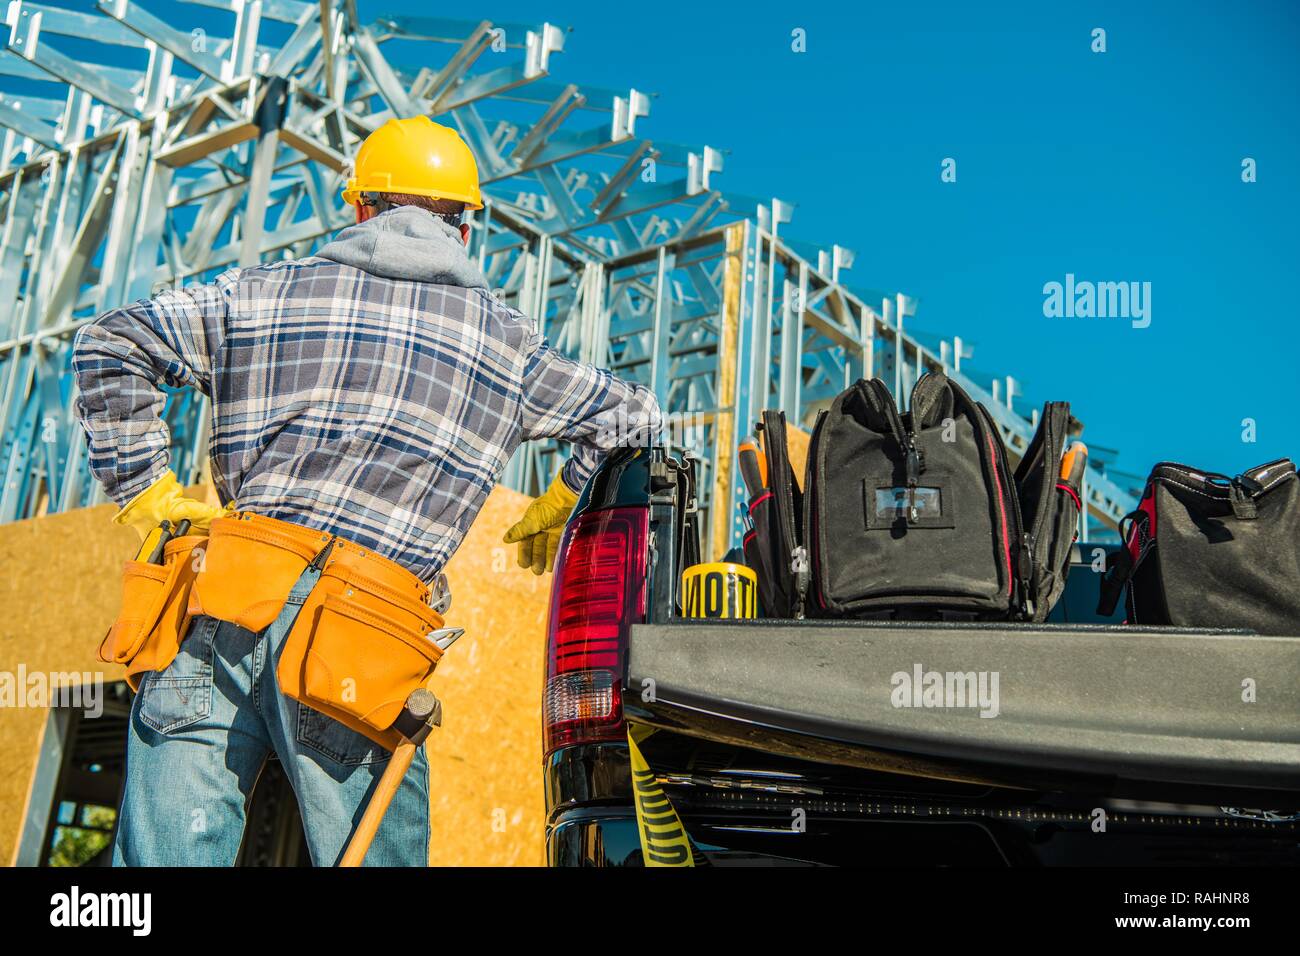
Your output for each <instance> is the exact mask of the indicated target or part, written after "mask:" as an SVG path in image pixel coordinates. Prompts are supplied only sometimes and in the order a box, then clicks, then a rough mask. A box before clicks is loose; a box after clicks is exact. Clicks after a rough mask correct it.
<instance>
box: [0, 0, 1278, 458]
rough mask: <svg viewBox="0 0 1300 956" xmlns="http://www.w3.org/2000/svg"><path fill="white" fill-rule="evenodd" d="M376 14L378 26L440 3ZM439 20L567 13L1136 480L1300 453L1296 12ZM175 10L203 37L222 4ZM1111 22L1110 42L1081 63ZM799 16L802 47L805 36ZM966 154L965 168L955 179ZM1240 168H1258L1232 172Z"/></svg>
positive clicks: (778, 13) (748, 185) (942, 5)
mask: <svg viewBox="0 0 1300 956" xmlns="http://www.w3.org/2000/svg"><path fill="white" fill-rule="evenodd" d="M54 2H56V3H58V4H59V5H66V6H71V7H74V8H78V9H88V8H89V7H90V3H89V2H88V0H54ZM358 2H359V7H360V10H361V14H362V18H363V19H365V20H371V19H373V18H374V17H376V16H378V15H380V14H384V13H393V14H400V13H409V14H413V15H417V14H422V13H425V14H427V13H430V12H431V8H430V7H429V6H428V4H427V2H423V0H422V2H415V0H383V2H372V0H358ZM143 5H144V6H145V7H146V8H148V9H152V10H154V11H156V12H157V13H158V14H159V15H161V16H164V17H166V16H169V11H172V10H176V9H177V8H176V6H175V5H174V4H168V3H166V2H164V0H144V3H143ZM433 12H436V13H439V14H443V15H446V16H460V17H463V18H467V19H472V18H477V17H484V18H487V19H492V20H497V21H501V22H514V23H538V22H541V21H542V20H549V21H550V22H552V23H555V24H557V25H563V26H567V27H571V28H572V30H571V32H570V33H569V34H568V35H567V36H566V42H565V50H564V52H563V53H561V54H559V55H557V56H555V57H554V58H553V59H552V71H553V74H554V77H555V78H556V79H558V80H566V81H567V80H572V81H576V82H579V83H589V84H592V85H596V86H602V87H607V88H611V89H614V90H626V89H628V88H631V87H635V88H637V89H640V90H643V91H647V92H650V93H653V94H656V95H655V98H654V101H653V104H652V106H651V112H650V116H649V117H648V118H646V119H644V120H641V121H639V123H638V127H637V131H638V133H639V134H642V135H645V136H648V137H650V138H652V139H653V138H657V139H662V140H665V141H671V142H677V143H685V144H694V145H703V144H706V143H707V144H708V145H711V146H714V147H716V148H720V149H723V150H725V151H726V157H725V169H724V171H723V173H722V174H721V176H719V177H717V179H716V180H715V184H716V185H718V186H720V187H721V188H723V189H726V190H731V191H734V192H737V193H742V194H747V195H751V196H757V197H762V198H766V197H771V196H773V195H775V196H778V197H780V198H782V199H784V200H786V201H788V202H792V203H795V204H796V210H795V214H794V221H793V222H792V223H791V224H790V225H788V226H785V227H783V234H784V235H786V236H788V237H790V238H792V239H796V240H805V241H808V242H812V243H816V244H818V245H820V246H822V247H829V246H830V244H831V243H835V242H838V243H840V244H841V245H845V246H848V247H849V248H851V249H853V250H854V251H855V252H856V253H857V262H856V264H855V266H854V268H853V269H852V270H851V271H850V272H849V273H847V274H846V281H848V282H849V283H850V284H851V285H854V286H857V287H859V288H863V289H883V290H887V291H891V292H892V291H902V292H906V293H908V294H909V295H911V296H913V297H915V298H916V299H918V300H919V309H918V314H917V316H916V317H915V318H913V319H911V320H909V323H910V324H909V328H910V329H913V330H915V331H918V332H921V333H929V334H930V335H932V336H942V337H945V338H951V337H952V336H953V335H954V334H957V335H961V336H962V337H963V338H964V339H966V340H967V341H972V342H974V343H975V346H976V348H975V355H974V358H973V359H972V360H970V362H969V363H968V370H969V369H970V368H971V367H973V368H976V369H979V370H980V371H982V372H985V373H992V374H999V375H1001V374H1012V375H1015V376H1016V377H1017V378H1018V379H1019V380H1020V381H1021V382H1022V383H1023V387H1024V390H1025V395H1026V398H1025V399H1021V401H1020V405H1019V407H1021V408H1027V407H1028V404H1027V403H1028V402H1029V401H1032V402H1034V403H1035V404H1037V403H1040V402H1041V401H1043V400H1044V399H1048V398H1054V399H1055V398H1065V399H1069V400H1070V401H1071V402H1072V403H1073V406H1074V411H1075V414H1076V415H1078V416H1079V417H1080V418H1081V419H1082V420H1083V421H1084V422H1085V423H1086V425H1087V429H1086V431H1085V435H1084V437H1085V439H1086V440H1090V441H1091V442H1093V443H1095V444H1098V445H1104V446H1109V447H1113V448H1117V449H1119V451H1120V458H1119V465H1120V467H1122V468H1123V469H1124V470H1125V471H1127V472H1132V473H1138V474H1141V475H1144V474H1145V473H1146V472H1147V471H1148V470H1149V468H1150V466H1151V465H1152V464H1153V463H1154V462H1156V461H1158V460H1160V459H1173V460H1176V461H1183V462H1185V463H1188V464H1192V465H1195V466H1197V467H1200V468H1204V469H1207V470H1216V471H1223V472H1234V471H1238V470H1240V469H1242V468H1245V467H1249V466H1250V465H1254V464H1259V463H1261V462H1264V461H1268V460H1271V459H1273V458H1277V457H1281V456H1284V455H1288V456H1300V424H1298V423H1297V420H1296V416H1295V413H1294V411H1293V405H1294V404H1295V403H1294V402H1293V400H1292V395H1293V392H1294V384H1293V383H1294V382H1295V380H1296V378H1297V375H1296V366H1297V361H1296V353H1297V349H1296V341H1297V336H1296V335H1295V333H1294V332H1293V331H1292V326H1293V323H1294V319H1293V311H1294V308H1293V302H1292V298H1293V291H1294V290H1295V289H1296V287H1297V279H1298V276H1297V271H1298V269H1300V239H1298V238H1297V232H1296V224H1297V223H1300V184H1298V183H1300V144H1298V141H1300V97H1298V96H1297V91H1300V57H1298V56H1297V53H1298V52H1300V4H1296V3H1294V2H1291V0H1278V2H1266V0H1247V2H1239V3H1229V2H1226V0H1222V2H1213V3H1211V2H1178V3H1174V2H1143V3H1132V2H1129V3H1121V2H1089V3H1082V2H1064V0H1062V2H1051V3H1042V2H1034V3H1030V2H1024V3H987V4H984V3H981V4H972V3H958V2H931V3H924V4H917V3H912V4H888V5H885V4H871V5H868V6H856V5H855V6H849V5H843V6H835V7H830V6H816V7H814V6H812V5H800V4H790V3H773V2H762V0H759V2H755V0H746V2H739V0H713V2H711V3H708V4H689V5H687V4H680V3H676V4H675V3H671V2H657V3H650V4H632V3H628V4H611V3H609V2H607V0H606V2H598V0H583V2H575V0H488V2H486V3H483V4H477V5H475V6H474V7H473V8H472V9H466V10H465V11H464V12H461V13H458V12H457V11H455V10H450V9H448V10H437V11H433ZM170 15H171V16H173V17H175V16H176V15H175V14H170ZM183 17H184V20H183V21H181V22H177V23H176V24H175V25H176V26H177V27H178V28H180V27H181V26H184V27H185V29H187V30H188V29H189V26H190V25H191V21H193V24H198V23H200V22H206V20H207V19H211V20H212V22H213V23H214V24H215V23H226V22H227V21H229V19H230V15H229V14H228V13H221V12H219V11H215V10H210V9H208V8H205V7H193V6H190V7H187V8H186V10H185V12H184V14H183ZM1098 27H1100V28H1103V29H1104V30H1105V31H1106V47H1107V48H1106V52H1105V53H1094V52H1092V50H1091V45H1092V36H1091V34H1092V30H1093V29H1094V28H1098ZM795 28H801V29H802V30H804V31H805V34H806V38H807V51H806V52H805V53H794V52H792V50H791V31H792V30H794V29H795ZM279 29H282V30H283V31H287V29H288V28H287V27H283V26H281V27H280V28H279ZM228 30H229V26H228V25H226V26H225V27H224V32H228ZM277 37H278V34H277ZM56 45H57V46H58V47H59V48H61V49H63V50H65V51H66V52H68V53H70V54H72V55H76V53H77V44H76V42H75V41H72V40H67V39H66V38H60V39H59V41H58V42H57V44H56ZM87 46H93V47H94V48H95V54H94V55H95V56H96V57H99V56H102V55H103V52H104V49H105V48H104V47H102V46H100V45H99V44H87ZM123 55H124V56H126V54H123ZM11 84H12V81H11ZM949 157H950V158H952V159H954V160H955V161H956V171H957V181H956V182H955V183H945V182H942V181H941V179H940V172H941V163H942V161H943V160H944V159H945V158H949ZM1245 157H1251V158H1253V159H1254V160H1255V161H1256V162H1257V164H1258V165H1257V170H1258V181H1257V182H1254V183H1250V184H1247V183H1243V182H1242V179H1241V163H1242V160H1243V158H1245ZM1067 273H1072V274H1073V275H1075V276H1076V277H1077V278H1078V279H1079V280H1089V281H1094V282H1103V281H1104V282H1125V281H1127V282H1139V283H1142V282H1149V283H1151V324H1150V326H1149V327H1148V328H1145V329H1135V328H1132V326H1131V324H1130V323H1129V322H1128V321H1126V320H1123V319H1083V318H1075V319H1062V318H1047V317H1045V316H1044V314H1043V299H1044V295H1043V286H1044V284H1045V283H1048V282H1052V281H1056V282H1062V281H1064V279H1065V276H1066V274H1067ZM1243 419H1253V420H1254V423H1255V432H1256V441H1255V442H1254V443H1246V442H1243V441H1242V433H1243V426H1242V421H1243Z"/></svg>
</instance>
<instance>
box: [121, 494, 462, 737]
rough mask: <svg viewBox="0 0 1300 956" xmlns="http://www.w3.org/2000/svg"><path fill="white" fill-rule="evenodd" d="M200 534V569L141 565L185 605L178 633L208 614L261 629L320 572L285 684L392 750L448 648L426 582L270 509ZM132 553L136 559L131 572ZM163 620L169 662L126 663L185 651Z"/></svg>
mask: <svg viewBox="0 0 1300 956" xmlns="http://www.w3.org/2000/svg"><path fill="white" fill-rule="evenodd" d="M193 540H194V541H195V544H193V545H190V546H189V550H188V551H187V552H184V553H186V554H187V555H188V557H189V562H188V563H189V565H192V566H193V568H194V570H193V571H191V572H189V573H188V574H186V573H178V574H176V575H175V584H170V583H169V582H172V580H173V576H172V574H170V573H168V574H167V575H166V576H165V577H163V576H162V575H161V574H160V572H159V571H158V570H150V571H144V572H139V571H138V570H137V572H136V573H137V574H143V576H144V577H146V578H147V579H148V580H149V581H153V580H155V579H158V578H161V580H159V581H158V584H157V590H158V591H168V595H167V597H166V599H165V600H164V601H163V604H164V606H167V607H172V606H174V605H177V604H178V603H179V605H180V606H181V607H183V613H182V614H180V615H179V616H178V624H177V626H178V629H179V630H178V635H184V633H185V628H187V627H188V624H189V620H190V619H192V618H193V617H195V616H198V615H205V616H208V617H213V618H216V619H217V620H220V621H228V622H230V623H233V624H237V625H238V626H240V627H242V628H245V629H247V630H249V631H252V632H254V633H257V632H260V631H262V630H264V629H265V628H267V627H268V626H269V625H270V624H271V623H272V622H273V621H275V620H276V618H277V617H279V616H280V614H281V611H283V610H284V609H285V604H286V602H287V600H288V597H289V593H290V591H291V590H292V589H293V587H294V585H295V584H296V583H297V581H298V579H299V578H301V577H302V576H303V574H304V573H305V572H307V571H308V570H309V569H311V570H312V571H313V573H318V574H319V578H318V580H317V582H316V584H315V586H314V587H313V588H312V590H311V593H310V594H309V595H308V596H307V598H306V600H305V601H304V603H303V605H302V607H301V609H300V610H298V612H297V613H296V615H294V617H293V624H292V627H291V629H290V631H289V634H288V637H287V638H286V640H285V642H284V646H283V648H282V650H281V652H280V657H279V661H278V663H277V665H276V678H277V680H278V682H279V685H280V690H281V691H282V692H283V693H284V694H286V695H287V696H289V697H292V698H293V699H295V700H298V701H300V702H301V703H304V704H306V705H307V706H309V707H311V708H313V709H315V710H318V711H320V712H321V713H323V714H326V715H327V716H329V717H333V718H334V719H335V720H338V721H339V722H340V723H342V724H344V725H345V726H347V727H349V728H351V729H352V730H355V731H356V732H357V733H360V734H364V735H365V736H366V737H369V738H370V739H371V740H373V741H375V742H376V743H378V744H380V745H381V746H383V747H386V748H388V749H389V750H392V749H394V748H395V747H396V746H397V744H398V743H400V742H401V739H402V738H401V735H400V734H399V733H398V732H397V731H396V730H395V729H393V722H394V721H395V720H396V719H397V718H398V716H399V715H400V714H401V712H402V707H403V706H404V704H405V702H406V698H407V697H408V696H409V695H410V694H411V692H412V691H414V690H416V689H417V688H419V687H423V686H425V685H426V684H427V682H428V679H429V677H430V676H431V675H432V673H433V669H434V667H435V666H436V664H437V662H438V659H439V658H440V657H441V656H442V653H443V651H442V648H440V647H439V646H438V645H437V644H436V643H434V635H435V634H436V632H438V631H440V630H441V629H442V627H443V619H442V615H441V614H439V613H438V612H437V611H436V610H434V609H433V608H432V607H430V606H429V604H428V601H429V596H430V595H429V588H428V586H427V585H425V584H424V583H423V582H422V581H420V579H419V578H417V577H416V576H415V575H414V574H412V573H411V572H410V571H407V570H406V569H405V568H403V567H401V566H400V565H398V564H396V563H394V562H393V561H390V560H389V559H388V558H385V557H383V556H382V555H378V554H375V553H374V552H373V551H370V550H368V549H366V548H363V547H361V546H359V545H357V544H354V543H352V542H350V541H347V540H345V539H343V538H339V537H336V536H334V535H331V534H329V533H327V532H323V531H319V530H314V529H312V528H307V527H304V526H302V525H296V524H292V523H290V522H287V521H280V520H278V519H275V518H267V517H263V516H260V515H253V514H247V513H237V514H235V515H233V516H231V517H229V518H218V519H217V520H215V521H213V523H212V531H211V534H210V535H209V537H207V538H206V539H204V538H202V537H199V538H196V539H193ZM189 541H191V538H182V539H179V540H178V541H177V542H172V543H170V544H168V545H167V554H168V556H169V557H170V555H171V552H172V548H173V546H176V549H177V552H178V557H179V554H180V553H181V552H182V551H183V549H184V547H185V545H186V543H187V542H189ZM196 545H197V546H196ZM134 564H135V562H128V580H129V578H130V575H131V573H132V567H131V566H132V565H134ZM144 567H145V568H153V569H157V568H158V566H157V565H145V566H144ZM164 567H167V565H164ZM187 577H188V581H184V579H185V578H187ZM182 582H184V583H183V590H184V592H185V593H184V597H183V599H182V598H181V593H180V591H181V585H182ZM136 587H137V589H138V590H143V588H141V587H140V586H139V585H137V586H136ZM154 600H157V596H156V595H155V597H154ZM137 603H139V601H137ZM150 607H152V605H150ZM133 615H134V612H133ZM146 616H147V615H146ZM123 617H124V618H127V607H126V603H125V602H124V605H123ZM129 620H130V618H128V621H129ZM120 623H121V619H119V624H120ZM114 629H115V630H116V629H118V625H114ZM123 630H124V633H128V634H134V631H130V630H129V629H123ZM162 630H163V631H164V634H163V635H161V639H160V641H159V644H160V649H161V650H162V651H163V652H164V653H161V654H158V655H157V659H158V660H161V659H162V657H164V656H166V654H165V651H166V650H167V649H168V648H170V656H166V661H165V663H163V664H162V665H161V666H160V667H149V668H145V667H138V668H137V665H136V662H135V661H134V660H132V661H131V662H130V664H129V665H128V671H131V670H145V669H158V670H161V669H162V667H165V666H166V664H167V663H170V662H171V658H172V657H174V656H175V653H176V650H175V647H173V646H171V643H172V641H171V634H170V629H169V628H163V629H162ZM111 633H112V632H110V634H111ZM145 644H146V645H147V644H148V641H146V642H145ZM175 645H176V646H179V639H177V640H175ZM115 646H116V645H115ZM123 647H124V648H125V643H123ZM118 662H119V663H123V661H118Z"/></svg>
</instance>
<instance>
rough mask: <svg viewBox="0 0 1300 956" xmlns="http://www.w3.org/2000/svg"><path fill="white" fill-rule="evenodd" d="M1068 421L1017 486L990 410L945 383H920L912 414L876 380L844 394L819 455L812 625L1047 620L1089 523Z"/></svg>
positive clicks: (1059, 414) (812, 491) (1051, 422)
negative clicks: (1066, 475)
mask: <svg viewBox="0 0 1300 956" xmlns="http://www.w3.org/2000/svg"><path fill="white" fill-rule="evenodd" d="M1068 423H1069V406H1068V405H1066V404H1065V403H1063V402H1054V403H1048V405H1047V406H1045V408H1044V410H1043V417H1042V420H1041V423H1040V427H1039V431H1038V434H1037V435H1036V436H1035V437H1034V439H1033V442H1032V444H1031V445H1030V447H1029V449H1028V450H1027V454H1026V455H1025V458H1024V460H1023V461H1022V463H1021V467H1020V469H1019V471H1018V473H1017V474H1016V475H1015V476H1013V475H1012V473H1011V470H1010V467H1009V465H1008V461H1007V453H1006V448H1005V446H1004V445H1003V442H1002V437H1001V434H1000V433H999V432H998V429H997V427H996V425H995V424H994V422H993V419H992V418H991V417H990V416H989V413H988V411H987V410H986V409H985V408H984V407H983V406H982V405H980V404H979V403H978V402H975V401H973V400H972V399H971V398H970V396H968V395H967V394H966V393H965V391H964V390H962V388H961V387H960V386H958V385H957V384H956V383H954V382H952V381H951V380H949V379H948V378H947V377H946V376H944V375H942V374H939V373H934V372H932V373H930V374H928V375H926V376H924V377H923V378H921V380H920V381H918V382H917V384H916V387H915V388H914V389H913V390H912V398H911V411H909V412H907V413H906V414H901V413H900V412H899V411H898V409H897V407H896V405H895V403H894V400H893V396H892V395H891V394H890V392H889V389H888V387H887V386H886V385H885V384H884V383H883V382H881V381H880V380H878V379H873V380H871V381H859V382H857V383H856V384H855V385H853V386H852V387H851V388H849V389H848V390H847V391H845V392H843V393H842V394H841V395H839V396H838V397H837V398H836V399H835V401H834V402H833V403H832V404H831V407H830V409H829V410H828V411H827V412H825V413H823V415H822V417H821V418H819V420H818V423H817V427H816V428H815V429H814V432H813V438H812V444H811V448H810V451H809V458H808V476H807V479H806V482H805V489H806V490H805V494H806V508H805V517H804V531H803V539H804V540H805V541H806V542H807V549H808V553H809V555H810V559H811V584H810V595H809V598H808V601H807V613H808V614H809V615H815V616H825V617H854V618H863V617H886V618H897V619H951V620H1006V619H1031V620H1043V619H1044V618H1046V616H1047V613H1048V611H1050V610H1051V605H1052V603H1053V602H1054V601H1055V600H1056V598H1057V597H1058V596H1059V595H1060V593H1061V591H1062V590H1063V588H1064V584H1065V575H1066V573H1067V572H1068V568H1069V547H1070V544H1071V543H1072V542H1073V539H1074V529H1075V526H1076V524H1077V520H1078V510H1077V506H1076V503H1077V498H1076V497H1075V496H1074V494H1073V493H1072V492H1070V490H1069V489H1068V488H1066V487H1064V486H1063V485H1060V484H1059V483H1058V481H1057V469H1058V468H1059V463H1060V457H1061V450H1062V447H1063V445H1064V442H1065V438H1066V432H1067V428H1068Z"/></svg>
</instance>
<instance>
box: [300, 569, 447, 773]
mask: <svg viewBox="0 0 1300 956" xmlns="http://www.w3.org/2000/svg"><path fill="white" fill-rule="evenodd" d="M440 627H442V618H441V616H440V615H439V614H438V613H437V612H436V611H434V610H433V609H432V608H431V607H429V606H428V605H427V604H423V603H421V602H418V601H415V600H412V599H411V598H410V597H408V596H406V595H402V594H400V593H399V592H397V591H396V589H394V588H391V587H389V586H387V585H384V584H383V583H381V582H379V581H375V580H373V579H370V578H368V577H366V576H364V575H362V574H359V573H357V572H356V571H353V570H350V569H343V570H338V571H336V570H334V569H332V568H329V569H327V570H326V571H325V573H324V574H322V575H321V579H320V581H319V582H317V584H316V587H315V588H314V589H313V590H312V592H311V595H310V596H309V597H308V598H307V601H306V602H305V603H304V605H303V608H302V611H301V612H299V614H298V617H297V620H296V621H295V623H294V626H293V629H292V630H291V631H290V633H289V637H288V639H287V640H286V641H285V645H284V650H283V652H282V653H281V655H280V660H279V663H278V664H277V665H276V679H277V680H278V681H279V684H280V690H281V691H282V692H283V693H284V694H286V695H287V696H289V697H292V698H294V699H295V700H298V701H300V702H302V703H304V704H306V705H307V706H308V707H311V708H313V709H314V710H318V711H320V712H321V713H323V714H325V715H326V716H329V717H333V718H334V719H335V720H337V721H339V722H340V723H342V724H344V725H345V726H347V727H349V728H351V729H352V730H354V731H356V732H357V733H359V734H363V735H365V736H366V737H369V738H370V739H371V740H373V741H375V742H376V743H377V744H379V745H380V746H383V747H386V748H387V749H389V750H393V749H394V748H396V746H397V745H398V744H399V743H400V742H401V735H400V734H398V733H397V731H396V730H393V729H392V724H393V721H394V720H396V719H397V717H398V715H399V714H401V712H402V707H403V705H404V704H405V703H406V698H407V697H408V696H410V694H411V692H412V691H414V690H416V689H417V688H420V687H423V686H424V685H425V684H426V683H427V682H428V679H429V677H430V676H431V675H432V674H433V669H434V667H435V665H436V664H437V663H438V659H439V658H440V657H442V653H443V652H442V649H441V648H439V647H438V645H437V644H435V643H434V642H433V640H432V639H431V638H429V637H428V635H429V634H430V633H431V632H433V631H436V630H437V629H438V628H440Z"/></svg>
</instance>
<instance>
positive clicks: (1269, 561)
mask: <svg viewBox="0 0 1300 956" xmlns="http://www.w3.org/2000/svg"><path fill="white" fill-rule="evenodd" d="M1120 532H1121V540H1123V541H1124V547H1122V548H1120V549H1119V550H1118V551H1116V552H1114V553H1113V554H1112V555H1111V556H1110V560H1109V561H1108V562H1107V564H1108V567H1107V571H1106V576H1105V578H1104V579H1103V580H1102V585H1101V601H1100V604H1099V605H1098V608H1097V610H1098V612H1100V613H1102V614H1106V615H1109V614H1111V613H1113V612H1114V610H1115V606H1116V604H1117V603H1118V602H1119V597H1120V595H1121V593H1122V592H1123V590H1124V587H1125V585H1127V586H1128V600H1127V611H1128V623H1129V624H1173V625H1179V626H1183V627H1227V628H1249V629H1251V630H1253V631H1256V632H1258V633H1260V634H1269V635H1286V634H1300V481H1297V479H1296V469H1295V465H1294V463H1292V462H1291V461H1290V460H1289V459H1286V458H1281V459H1278V460H1277V461H1273V462H1269V463H1268V464H1266V465H1260V466H1258V467H1256V468H1251V469H1250V470H1249V471H1246V472H1244V473H1242V474H1240V475H1237V476H1236V477H1235V478H1229V477H1228V476H1226V475H1221V474H1218V473H1216V472H1209V471H1200V470H1198V469H1195V468H1190V467H1188V466H1187V465H1179V464H1175V463H1174V462H1168V461H1165V462H1161V463H1160V464H1158V465H1156V466H1155V468H1153V469H1152V471H1151V475H1150V477H1149V478H1148V479H1147V483H1146V487H1145V489H1144V490H1143V492H1142V499H1141V501H1140V502H1139V503H1138V507H1137V510H1136V511H1133V512H1132V513H1130V514H1128V515H1127V516H1125V518H1124V520H1123V522H1122V523H1121V524H1120Z"/></svg>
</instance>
